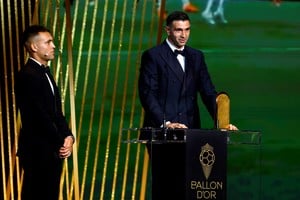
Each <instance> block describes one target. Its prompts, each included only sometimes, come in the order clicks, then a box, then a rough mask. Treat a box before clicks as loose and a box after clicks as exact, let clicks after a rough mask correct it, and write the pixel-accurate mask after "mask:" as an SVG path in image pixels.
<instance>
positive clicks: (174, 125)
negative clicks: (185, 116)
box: [166, 123, 188, 129]
mask: <svg viewBox="0 0 300 200" xmlns="http://www.w3.org/2000/svg"><path fill="white" fill-rule="evenodd" d="M166 127H167V128H169V129H175V128H188V127H187V126H186V125H185V124H180V123H167V124H166Z"/></svg>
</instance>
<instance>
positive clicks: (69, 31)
mask: <svg viewBox="0 0 300 200" xmlns="http://www.w3.org/2000/svg"><path fill="white" fill-rule="evenodd" d="M65 5H66V32H67V49H68V64H69V88H70V108H71V109H70V111H71V120H70V121H71V130H72V133H73V134H74V136H75V137H76V115H75V96H74V80H73V54H72V24H71V12H70V1H69V0H66V1H65ZM73 167H74V168H73V176H74V177H73V178H74V192H75V195H74V197H75V199H76V200H77V199H79V180H78V160H77V145H73Z"/></svg>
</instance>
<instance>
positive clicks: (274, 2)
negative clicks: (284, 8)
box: [272, 0, 281, 7]
mask: <svg viewBox="0 0 300 200" xmlns="http://www.w3.org/2000/svg"><path fill="white" fill-rule="evenodd" d="M272 1H273V4H274V5H275V6H277V7H279V6H280V5H281V0H272Z"/></svg>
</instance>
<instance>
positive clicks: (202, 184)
mask: <svg viewBox="0 0 300 200" xmlns="http://www.w3.org/2000/svg"><path fill="white" fill-rule="evenodd" d="M191 189H192V190H200V189H202V190H222V189H223V182H219V181H210V182H208V181H191Z"/></svg>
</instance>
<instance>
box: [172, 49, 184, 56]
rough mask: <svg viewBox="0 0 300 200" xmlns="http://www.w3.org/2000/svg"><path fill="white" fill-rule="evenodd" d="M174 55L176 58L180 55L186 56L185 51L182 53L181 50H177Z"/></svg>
mask: <svg viewBox="0 0 300 200" xmlns="http://www.w3.org/2000/svg"><path fill="white" fill-rule="evenodd" d="M174 53H175V55H176V56H178V54H180V55H182V56H185V51H184V50H182V51H181V50H177V49H175V51H174Z"/></svg>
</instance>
